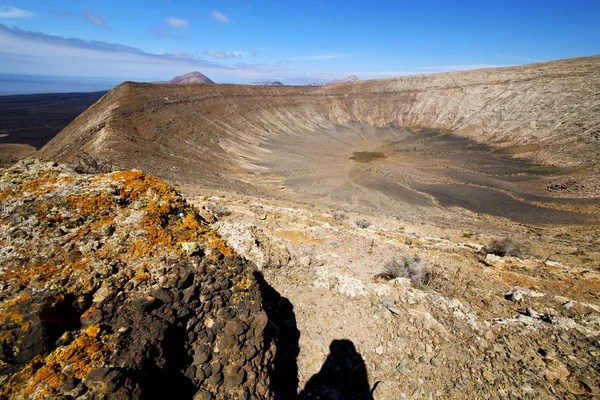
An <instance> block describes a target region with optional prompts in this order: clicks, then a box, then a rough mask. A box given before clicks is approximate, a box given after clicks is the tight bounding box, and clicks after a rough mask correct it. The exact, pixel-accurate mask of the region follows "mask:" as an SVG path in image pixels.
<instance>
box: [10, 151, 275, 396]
mask: <svg viewBox="0 0 600 400" xmlns="http://www.w3.org/2000/svg"><path fill="white" fill-rule="evenodd" d="M254 274H255V270H254V269H253V267H252V266H251V265H249V264H248V263H247V262H246V261H245V260H243V259H242V258H240V257H238V256H237V255H236V254H235V252H234V251H233V250H231V249H230V248H228V247H227V246H225V245H224V244H223V242H222V241H221V239H220V238H219V237H218V236H217V235H216V234H215V233H214V232H213V231H212V230H211V229H210V228H209V227H208V224H206V222H205V221H203V220H202V218H201V217H199V216H198V214H196V213H195V211H194V209H193V208H192V207H191V206H190V205H188V204H187V203H186V202H185V200H184V199H183V198H182V197H181V196H180V195H179V194H178V193H177V192H176V191H175V190H174V189H173V188H172V187H170V186H169V185H167V184H166V183H164V182H163V181H161V180H160V179H157V178H154V177H152V176H148V175H145V174H143V173H142V172H141V171H135V170H133V171H120V172H114V173H111V174H105V175H96V176H92V175H78V174H75V173H74V172H72V171H71V170H70V169H68V168H66V167H63V166H58V165H53V164H48V163H41V162H40V161H37V160H35V159H27V160H23V161H22V162H20V163H19V164H17V165H15V166H14V167H12V168H11V169H9V170H8V171H6V172H5V173H4V175H3V176H2V181H1V183H0V386H1V389H0V398H32V399H38V398H40V399H41V398H49V397H52V398H58V397H63V396H72V397H78V398H79V397H81V398H90V399H92V398H103V397H108V398H122V399H131V398H161V397H166V396H176V397H177V398H194V397H195V398H223V399H225V398H227V399H236V398H240V399H241V398H244V399H245V398H268V397H270V395H271V394H270V392H269V376H268V365H269V364H270V362H271V361H272V359H273V357H274V351H275V348H274V345H273V344H272V340H271V338H270V336H269V329H268V328H267V325H268V324H267V322H268V318H267V315H266V314H265V312H264V311H263V308H262V303H261V293H260V289H259V286H258V284H257V282H256V278H255V276H254Z"/></svg>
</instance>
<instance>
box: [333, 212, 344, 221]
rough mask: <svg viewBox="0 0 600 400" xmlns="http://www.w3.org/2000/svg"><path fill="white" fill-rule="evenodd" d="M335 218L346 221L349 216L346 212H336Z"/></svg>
mask: <svg viewBox="0 0 600 400" xmlns="http://www.w3.org/2000/svg"><path fill="white" fill-rule="evenodd" d="M333 219H335V220H336V221H345V220H347V219H348V216H346V214H343V213H334V214H333Z"/></svg>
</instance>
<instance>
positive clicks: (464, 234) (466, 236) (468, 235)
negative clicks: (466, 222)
mask: <svg viewBox="0 0 600 400" xmlns="http://www.w3.org/2000/svg"><path fill="white" fill-rule="evenodd" d="M462 236H463V237H464V238H466V239H473V234H472V233H463V234H462Z"/></svg>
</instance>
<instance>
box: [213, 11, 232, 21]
mask: <svg viewBox="0 0 600 400" xmlns="http://www.w3.org/2000/svg"><path fill="white" fill-rule="evenodd" d="M212 17H213V19H214V20H215V21H219V22H223V23H224V24H228V23H230V22H231V18H229V17H228V16H227V15H225V14H223V13H222V12H220V11H217V10H213V12H212Z"/></svg>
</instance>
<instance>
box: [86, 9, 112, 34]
mask: <svg viewBox="0 0 600 400" xmlns="http://www.w3.org/2000/svg"><path fill="white" fill-rule="evenodd" d="M83 18H85V19H86V20H87V21H89V22H91V23H92V24H94V25H96V26H97V27H99V28H103V29H110V28H109V27H108V24H107V23H106V21H105V20H104V18H103V17H102V15H100V13H99V12H98V10H87V11H85V12H84V13H83Z"/></svg>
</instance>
